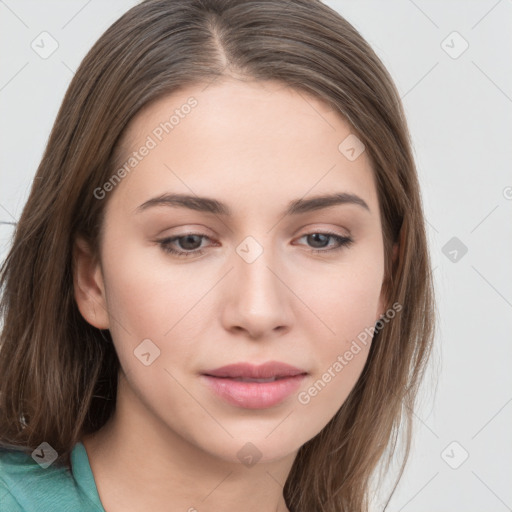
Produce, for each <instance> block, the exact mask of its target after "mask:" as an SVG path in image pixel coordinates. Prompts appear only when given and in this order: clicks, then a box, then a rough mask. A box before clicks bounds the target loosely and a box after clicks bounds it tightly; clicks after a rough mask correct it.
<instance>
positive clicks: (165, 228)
mask: <svg viewBox="0 0 512 512" xmlns="http://www.w3.org/2000/svg"><path fill="white" fill-rule="evenodd" d="M347 137H348V139H347ZM143 148H145V149H143ZM122 149H123V152H122V154H121V155H120V162H121V163H120V165H119V166H118V167H116V172H115V175H114V177H113V178H112V179H111V180H110V182H108V183H106V184H105V185H104V186H103V187H101V190H100V189H97V190H96V191H95V195H96V196H97V197H98V200H99V201H108V202H107V205H106V213H105V224H104V231H103V238H102V245H101V255H100V256H101V267H100V266H99V265H98V266H97V267H96V268H95V272H94V276H93V277H94V279H95V283H96V285H97V287H95V286H91V288H90V289H88V293H87V294H86V297H87V298H83V297H85V296H82V295H80V294H79V295H78V298H77V301H78V302H79V307H80V310H81V311H82V314H83V315H84V316H85V317H86V319H87V320H88V321H89V322H90V323H92V324H93V325H96V326H97V327H100V328H108V329H110V332H111V334H112V338H113V341H114V344H115V348H116V351H117V354H118V356H119V360H120V363H121V368H122V374H121V376H122V377H123V378H125V379H126V380H125V385H123V386H120V388H119V393H120V396H118V400H121V399H122V397H123V396H124V397H126V396H128V395H129V396H130V399H129V401H126V402H125V403H126V404H127V406H126V407H127V408H128V410H131V411H132V412H133V416H134V418H135V417H136V418H138V420H140V425H145V426H146V427H147V428H146V430H145V431H144V432H145V433H144V432H143V433H142V434H141V435H143V436H144V435H146V434H147V435H148V436H149V435H150V434H149V431H150V430H151V429H152V428H153V427H154V428H153V432H154V431H155V429H156V430H158V432H159V435H161V436H164V437H165V436H166V435H167V434H169V438H171V437H173V436H174V437H175V438H177V437H176V436H178V437H179V438H181V439H182V440H185V441H187V442H188V443H190V444H191V445H193V446H194V447H195V448H198V449H200V450H201V451H203V452H207V453H209V454H210V455H213V456H215V457H217V458H221V459H224V460H226V461H234V462H238V461H243V460H244V457H246V456H247V455H248V456H249V457H250V456H253V459H254V458H256V459H258V458H260V457H261V459H260V460H261V461H266V460H271V459H277V458H281V457H284V456H286V455H289V454H291V453H293V452H296V451H297V450H298V449H299V448H300V446H301V445H303V444H304V443H305V442H306V441H308V440H309V439H311V438H312V437H314V436H315V435H316V434H317V433H318V432H320V430H321V429H322V428H323V427H324V426H325V425H326V424H327V423H328V422H329V420H330V419H331V418H332V417H333V416H334V415H335V413H336V412H337V411H338V409H339V408H340V407H341V405H342V404H343V402H344V401H345V399H346V398H347V396H348V394H349V392H350V391H351V389H352V388H353V387H354V385H355V383H356V381H357V379H358V377H359V375H360V373H361V371H362V368H363V366H364V364H365V361H366V359H367V355H368V349H369V346H370V341H371V338H368V336H364V338H365V339H366V344H365V343H362V342H361V341H360V340H361V339H362V337H361V333H364V332H367V331H365V329H366V330H368V329H369V328H371V327H373V326H374V325H375V322H376V321H377V320H378V318H379V316H380V315H381V314H382V313H383V312H384V309H385V302H384V295H383V293H381V291H382V284H383V278H384V252H383V239H382V228H381V219H380V216H379V206H378V198H377V192H376V187H375V182H374V178H373V173H372V169H371V166H370V165H371V164H370V160H369V158H368V155H367V153H366V152H365V151H364V146H361V143H360V142H359V141H358V139H356V138H355V137H354V135H351V129H350V126H349V125H348V124H347V123H346V122H345V121H344V120H343V119H342V118H341V117H340V116H339V115H338V114H336V113H335V111H333V110H330V109H329V107H328V106H327V104H325V103H323V102H321V101H319V100H317V99H315V98H313V97H310V96H308V95H306V94H305V93H303V92H297V91H296V90H294V89H291V88H289V87H287V86H284V85H282V84H279V83H277V82H264V83H259V84H256V83H254V82H251V83H247V82H241V81H237V80H226V81H224V82H222V83H214V84H211V85H209V86H207V87H205V85H201V86H199V85H198V86H194V87H188V88H187V89H183V90H182V91H180V92H178V93H175V94H173V95H171V96H168V97H165V98H164V99H161V100H159V101H158V102H156V103H153V104H151V105H150V106H148V107H147V108H146V109H144V110H143V111H141V112H140V113H139V115H137V116H136V118H135V119H134V120H133V121H132V123H131V125H130V127H129V130H128V132H127V134H126V136H125V138H124V140H123V147H122ZM361 151H362V152H361ZM133 152H136V154H135V155H134V154H133ZM130 157H132V159H131V160H129V159H130ZM124 164H126V165H125V166H124V172H123V171H120V169H121V167H122V166H123V165H124ZM336 194H339V201H334V200H332V198H333V197H334V196H335V195H336ZM327 196H329V197H330V198H331V200H324V199H318V198H321V197H327ZM155 198H158V199H155ZM166 198H167V199H166ZM315 198H316V200H315ZM344 199H345V200H344ZM365 205H366V206H365ZM338 237H339V238H338ZM171 239H172V240H171ZM347 240H348V243H347ZM171 250H172V251H176V253H174V252H170V251H171ZM84 286H87V284H84ZM95 294H96V295H95ZM80 297H82V298H80ZM88 301H89V302H88ZM98 303H99V304H98ZM100 306H101V307H100ZM91 311H94V312H93V313H91ZM358 336H359V338H358ZM358 340H359V341H358ZM354 341H356V344H354ZM356 347H358V348H356ZM270 361H273V362H276V361H277V362H281V363H285V364H287V365H291V366H293V367H295V368H296V370H294V371H292V373H291V375H295V376H290V374H288V376H287V377H286V374H287V372H286V371H284V370H283V369H282V368H279V367H278V366H274V367H269V368H268V371H269V373H257V369H255V368H254V367H251V366H245V368H242V370H241V369H240V368H238V369H237V368H235V369H234V370H233V372H232V373H231V374H230V377H228V376H226V372H224V373H223V372H222V371H221V372H218V374H217V376H210V377H207V376H205V374H210V375H211V374H212V373H214V370H215V369H218V368H220V367H223V366H225V365H232V364H237V363H249V364H250V365H255V366H259V365H262V364H264V363H267V362H270ZM244 370H245V371H246V372H248V373H244ZM251 372H253V373H251ZM254 372H256V373H254ZM297 374H302V375H297ZM237 376H238V378H237ZM262 376H267V377H269V376H270V377H273V376H275V377H279V380H277V381H274V382H262V381H261V380H256V381H253V382H248V381H245V382H243V381H240V378H245V379H247V378H251V377H252V379H257V378H258V377H262ZM282 377H286V378H282ZM135 424H136V422H135V420H134V423H133V425H134V427H133V428H136V427H135ZM248 443H251V444H248Z"/></svg>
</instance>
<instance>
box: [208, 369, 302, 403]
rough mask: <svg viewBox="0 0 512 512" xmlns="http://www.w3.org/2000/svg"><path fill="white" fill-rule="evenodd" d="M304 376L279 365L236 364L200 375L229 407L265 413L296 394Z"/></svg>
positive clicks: (299, 370) (299, 372)
mask: <svg viewBox="0 0 512 512" xmlns="http://www.w3.org/2000/svg"><path fill="white" fill-rule="evenodd" d="M306 375H307V372H306V371H305V370H302V369H300V368H296V367H294V366H290V365H289V364H286V363H281V362H279V361H270V362H268V363H265V364H262V365H259V366H255V365H253V364H250V363H236V364H229V365H227V366H222V367H221V368H216V369H214V370H208V371H205V372H202V374H201V378H202V379H203V380H204V381H205V382H206V384H207V385H208V386H209V388H210V389H211V390H212V391H213V392H215V393H216V394H217V395H218V396H220V397H221V398H223V399H224V400H226V401H227V402H228V403H230V404H231V405H235V406H237V407H242V408H244V409H266V408H269V407H272V406H274V405H277V404H279V403H280V402H282V401H283V400H285V399H286V398H287V397H288V396H290V395H291V394H292V393H293V392H294V391H296V390H297V389H298V388H299V387H300V385H301V383H302V381H303V380H304V378H305V376H306Z"/></svg>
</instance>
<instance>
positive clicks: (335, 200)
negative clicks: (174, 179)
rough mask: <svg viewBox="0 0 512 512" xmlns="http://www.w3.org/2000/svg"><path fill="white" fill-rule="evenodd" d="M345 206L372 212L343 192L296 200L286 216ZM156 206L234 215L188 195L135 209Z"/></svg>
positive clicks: (163, 198)
mask: <svg viewBox="0 0 512 512" xmlns="http://www.w3.org/2000/svg"><path fill="white" fill-rule="evenodd" d="M343 204H353V205H358V206H361V207H362V208H364V209H365V210H367V211H368V212H370V208H369V206H368V205H367V204H366V202H365V201H364V199H362V198H360V197H359V196H357V195H355V194H350V193H347V192H342V193H334V194H328V195H322V196H315V197H311V198H309V199H295V200H293V201H290V202H289V203H288V205H287V207H286V210H285V212H284V215H297V214H301V213H307V212H311V211H315V210H321V209H323V208H329V207H332V206H337V205H343ZM155 206H170V207H178V208H188V209H190V210H196V211H199V212H205V213H213V214H215V215H225V216H231V215H232V211H231V209H230V208H229V206H227V205H226V204H224V203H222V202H220V201H218V200H216V199H212V198H210V197H199V196H191V195H187V194H162V195H159V196H157V197H153V198H151V199H148V200H147V201H145V202H144V203H142V204H141V205H140V206H138V207H137V208H136V209H135V213H140V212H142V211H145V210H147V209H149V208H151V207H155ZM370 213H371V212H370Z"/></svg>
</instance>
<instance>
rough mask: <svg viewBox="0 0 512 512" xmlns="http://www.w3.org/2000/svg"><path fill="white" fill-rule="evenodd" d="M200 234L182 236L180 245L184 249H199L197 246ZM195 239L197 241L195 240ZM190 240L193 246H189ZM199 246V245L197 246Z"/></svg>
mask: <svg viewBox="0 0 512 512" xmlns="http://www.w3.org/2000/svg"><path fill="white" fill-rule="evenodd" d="M198 238H199V237H198V236H197V235H187V236H184V237H182V238H180V246H181V248H182V249H188V250H194V249H197V248H198V247H199V246H197V242H198ZM194 239H195V241H194ZM189 242H190V243H191V244H192V246H193V247H190V246H187V245H188V244H189ZM199 245H201V240H200V239H199ZM196 246H197V247H196Z"/></svg>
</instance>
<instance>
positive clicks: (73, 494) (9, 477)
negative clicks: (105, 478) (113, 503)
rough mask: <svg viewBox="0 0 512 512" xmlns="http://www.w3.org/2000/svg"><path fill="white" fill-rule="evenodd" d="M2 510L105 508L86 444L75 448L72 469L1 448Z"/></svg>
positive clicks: (90, 511)
mask: <svg viewBox="0 0 512 512" xmlns="http://www.w3.org/2000/svg"><path fill="white" fill-rule="evenodd" d="M0 512H105V509H104V508H103V506H102V505H101V501H100V498H99V495H98V491H97V489H96V483H95V481H94V477H93V474H92V471H91V466H90V465H89V458H88V457H87V452H86V451H85V447H84V445H83V444H82V443H81V442H78V443H77V444H76V445H75V447H74V448H73V451H72V452H71V471H69V470H68V469H67V468H66V467H57V466H53V465H50V466H49V467H47V468H46V469H43V468H42V467H41V466H40V465H39V464H38V463H37V462H36V461H35V460H34V459H33V458H32V457H31V456H30V455H27V454H26V453H24V452H20V451H15V450H8V449H5V448H4V449H2V448H0Z"/></svg>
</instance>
